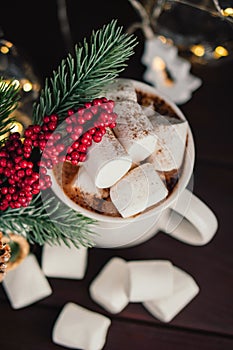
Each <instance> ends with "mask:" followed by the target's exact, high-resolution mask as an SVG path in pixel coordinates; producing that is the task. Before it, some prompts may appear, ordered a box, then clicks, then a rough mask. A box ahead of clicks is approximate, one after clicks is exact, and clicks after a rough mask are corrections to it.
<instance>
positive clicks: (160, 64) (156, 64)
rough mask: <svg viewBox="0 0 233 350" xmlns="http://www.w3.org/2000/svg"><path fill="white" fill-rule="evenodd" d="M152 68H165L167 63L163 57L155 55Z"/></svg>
mask: <svg viewBox="0 0 233 350" xmlns="http://www.w3.org/2000/svg"><path fill="white" fill-rule="evenodd" d="M152 68H153V70H164V69H165V68H166V64H165V62H164V60H163V59H162V58H161V57H159V56H155V57H154V59H153V62H152Z"/></svg>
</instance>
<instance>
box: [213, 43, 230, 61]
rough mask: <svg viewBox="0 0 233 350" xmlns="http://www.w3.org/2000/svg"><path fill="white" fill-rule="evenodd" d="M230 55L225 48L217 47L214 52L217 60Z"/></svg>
mask: <svg viewBox="0 0 233 350" xmlns="http://www.w3.org/2000/svg"><path fill="white" fill-rule="evenodd" d="M228 55H229V52H228V51H227V49H225V47H223V46H217V47H216V48H215V50H214V57H215V58H220V57H226V56H228Z"/></svg>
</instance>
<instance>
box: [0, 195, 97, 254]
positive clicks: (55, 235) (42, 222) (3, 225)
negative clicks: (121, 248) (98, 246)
mask: <svg viewBox="0 0 233 350" xmlns="http://www.w3.org/2000/svg"><path fill="white" fill-rule="evenodd" d="M0 215H1V216H0V231H2V232H4V233H5V234H7V233H9V232H13V233H17V234H20V235H22V236H24V237H26V239H27V240H28V241H29V243H33V244H34V243H37V244H39V245H43V244H45V243H48V244H50V245H57V244H60V243H61V242H64V243H65V244H66V245H67V246H69V247H70V244H71V243H72V244H73V245H74V246H75V247H77V248H79V247H80V246H85V247H91V246H93V245H94V244H93V241H92V237H91V235H93V232H92V231H91V230H90V228H89V225H91V224H93V223H95V221H94V220H92V219H89V218H87V217H85V216H83V215H81V214H79V213H78V212H76V211H74V210H73V209H71V208H69V207H67V206H66V205H65V204H64V203H63V202H61V201H60V200H59V199H58V198H57V197H55V196H54V195H53V193H52V192H51V191H49V192H48V193H47V194H46V196H45V197H44V196H43V198H42V197H41V195H40V194H39V195H37V196H35V197H34V199H33V200H32V202H31V204H30V206H28V207H25V208H23V207H22V208H19V209H11V208H8V209H7V210H6V211H5V212H2V213H1V214H0Z"/></svg>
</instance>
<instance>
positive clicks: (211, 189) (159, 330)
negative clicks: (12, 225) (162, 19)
mask: <svg viewBox="0 0 233 350" xmlns="http://www.w3.org/2000/svg"><path fill="white" fill-rule="evenodd" d="M56 4H57V3H56V1H54V0H50V1H45V0H43V1H10V0H8V1H1V5H0V27H1V28H2V30H3V32H4V38H6V39H8V40H9V41H12V42H13V43H14V44H15V45H16V46H17V47H18V48H19V49H21V50H22V52H23V54H24V55H26V56H27V57H28V58H29V59H30V61H31V63H32V64H33V67H34V69H35V71H36V73H37V75H38V77H39V78H40V79H41V81H42V82H43V81H44V78H45V77H47V76H50V74H51V73H52V71H53V69H56V68H57V66H58V64H59V63H60V61H61V59H62V58H64V57H65V56H66V54H67V52H68V51H67V47H66V43H65V42H64V40H63V37H62V33H61V31H60V27H59V22H58V17H57V6H56ZM67 9H68V14H69V20H70V26H71V31H72V40H73V43H76V42H79V41H81V40H82V39H83V38H84V37H88V36H89V35H90V34H91V31H92V30H93V29H99V28H101V27H102V26H103V25H104V24H107V23H109V22H110V21H111V20H112V19H118V23H119V25H122V26H123V27H124V28H125V29H126V28H127V27H128V26H129V25H130V24H132V23H133V22H135V21H138V19H139V18H138V16H137V14H136V13H135V11H134V10H133V9H132V7H131V5H130V4H129V2H128V1H126V0H120V1H119V0H118V1H103V0H100V1H85V2H81V1H75V0H73V1H71V0H70V1H67ZM135 34H136V35H137V37H138V40H139V44H138V46H137V47H136V49H135V55H134V56H133V57H131V59H130V61H129V65H128V67H127V68H126V69H125V71H124V72H123V73H122V75H124V76H125V77H131V78H134V79H139V80H142V76H143V72H144V70H145V67H144V66H143V65H142V64H141V55H142V53H143V47H144V46H143V45H144V41H143V39H144V38H143V35H142V33H141V32H140V31H137V32H136V33H135ZM192 73H193V74H194V75H196V76H198V77H200V78H201V79H202V86H201V87H200V88H199V89H198V90H196V91H195V92H194V93H193V96H192V98H191V99H190V100H189V101H188V102H187V103H185V104H183V105H181V106H180V108H181V109H182V110H183V112H184V113H185V115H186V117H187V119H188V121H189V123H190V126H191V128H192V130H193V135H194V140H195V145H196V162H195V167H194V193H195V194H196V195H198V196H199V197H200V198H201V199H202V200H203V201H204V202H206V203H207V204H208V205H209V206H210V208H211V209H212V210H213V211H214V212H215V214H216V216H217V218H218V221H219V228H218V231H217V233H216V236H215V237H214V239H213V240H212V241H211V242H210V243H209V244H207V245H206V246H203V247H192V246H188V245H185V244H183V243H181V242H178V241H175V240H174V239H172V238H170V237H168V236H166V235H164V234H163V233H159V234H158V235H157V236H156V237H155V238H153V239H151V240H150V241H148V242H145V243H144V244H142V245H140V246H138V247H134V248H129V249H116V250H110V249H109V250H108V249H92V250H91V251H90V253H89V261H88V272H87V276H86V277H85V279H84V280H83V281H72V280H67V281H64V280H59V279H50V283H51V285H52V288H53V291H54V292H53V294H52V296H50V297H48V298H46V299H45V300H42V301H40V302H38V303H36V304H35V305H32V306H30V307H27V308H24V309H22V310H16V311H14V310H12V309H11V307H10V305H9V301H8V299H7V296H6V295H5V292H4V290H3V289H2V288H0V301H1V309H0V310H1V311H0V315H3V316H2V318H3V326H1V336H0V346H1V348H2V349H4V350H12V349H23V348H24V349H27V350H41V349H46V350H48V349H49V350H50V349H51V350H53V349H58V350H59V349H61V348H63V347H59V346H56V345H55V344H53V343H52V342H51V329H52V326H53V324H54V321H55V319H56V317H57V316H58V314H59V312H60V310H61V307H62V306H63V305H64V304H65V303H66V302H67V301H70V300H72V301H74V302H77V303H80V304H81V305H84V306H86V307H87V308H90V309H93V310H96V311H98V312H100V313H105V314H106V315H107V316H108V317H111V318H112V325H111V327H110V330H109V334H108V338H107V343H106V346H105V348H104V349H108V350H119V349H121V350H128V349H130V348H132V349H135V350H137V349H138V350H139V349H140V350H141V349H149V350H153V349H155V348H157V349H159V350H170V349H171V350H187V349H188V350H189V349H191V350H196V349H199V350H228V349H229V350H232V349H233V230H232V213H233V212H232V198H233V186H232V178H233V177H232V160H233V159H232V150H233V149H232V139H233V138H232V118H233V112H232V101H233V60H232V58H231V57H230V58H229V59H226V60H222V61H219V62H218V63H217V64H215V65H205V66H200V65H195V66H192ZM112 256H121V257H123V258H124V259H126V260H130V259H153V258H160V259H169V260H171V261H172V262H173V263H174V264H175V265H177V266H178V267H180V268H182V269H184V270H186V271H187V272H188V273H190V274H191V275H192V276H194V278H195V279H196V280H197V282H198V284H199V285H200V288H201V291H200V294H199V295H198V296H197V297H196V298H195V299H194V300H193V301H192V302H191V304H190V305H188V306H187V307H186V308H185V309H184V310H183V311H182V312H181V313H180V314H179V315H177V317H176V318H175V319H174V320H173V321H172V322H171V323H169V324H163V323H161V322H159V321H158V320H156V319H155V318H153V317H152V316H150V315H149V314H148V313H147V312H146V311H145V310H144V309H143V308H142V307H141V305H137V304H134V305H129V306H127V308H126V309H125V310H123V312H122V313H120V314H119V315H116V316H114V317H113V316H112V315H110V314H108V313H106V312H104V310H103V309H102V308H100V307H98V306H97V305H96V304H94V303H93V302H92V301H91V300H90V298H89V296H88V293H87V288H88V285H89V283H90V281H91V280H92V279H93V277H94V276H95V274H96V273H97V272H98V271H99V270H100V268H101V267H102V266H103V265H104V263H105V262H107V261H108V260H109V259H110V258H111V257H112ZM2 327H3V328H2ZM12 334H13V337H12ZM64 349H65V348H64Z"/></svg>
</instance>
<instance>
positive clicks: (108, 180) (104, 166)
mask: <svg viewBox="0 0 233 350" xmlns="http://www.w3.org/2000/svg"><path fill="white" fill-rule="evenodd" d="M131 164H132V159H131V157H130V156H129V155H128V154H127V152H126V151H125V149H124V147H123V146H122V145H121V143H120V142H119V141H118V140H117V138H116V137H115V136H114V134H113V132H112V131H111V129H109V128H106V134H105V135H104V136H103V138H102V141H101V142H99V143H94V144H93V145H92V146H91V147H90V148H89V151H88V157H87V160H86V161H85V162H84V163H83V167H84V168H85V169H86V171H87V172H88V174H89V176H90V177H91V178H92V180H93V182H94V184H95V186H96V187H99V188H108V187H111V186H112V185H113V184H114V183H115V182H117V181H118V180H119V179H120V178H121V177H122V176H123V175H125V174H126V173H127V171H128V170H129V169H130V167H131Z"/></svg>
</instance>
